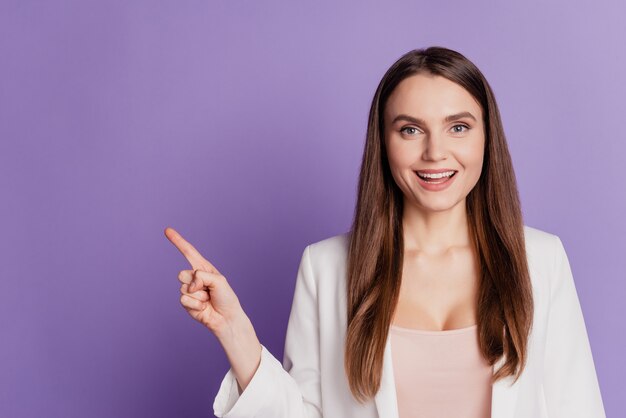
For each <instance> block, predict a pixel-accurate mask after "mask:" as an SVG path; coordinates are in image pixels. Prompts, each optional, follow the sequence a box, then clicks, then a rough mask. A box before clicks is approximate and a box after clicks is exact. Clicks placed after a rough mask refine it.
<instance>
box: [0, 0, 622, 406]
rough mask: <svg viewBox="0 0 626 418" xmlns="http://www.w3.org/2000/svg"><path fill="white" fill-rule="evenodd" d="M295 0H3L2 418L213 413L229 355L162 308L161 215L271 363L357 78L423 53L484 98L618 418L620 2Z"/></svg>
mask: <svg viewBox="0 0 626 418" xmlns="http://www.w3.org/2000/svg"><path fill="white" fill-rule="evenodd" d="M294 3H295V2H287V1H285V2H282V3H275V2H268V1H262V2H254V1H247V2H240V1H214V2H213V1H211V2H208V1H180V0H179V1H170V2H166V1H154V0H151V1H133V2H131V1H127V0H124V1H122V0H119V1H100V2H95V1H84V0H81V1H78V0H77V1H24V0H16V1H7V0H2V2H0V83H1V84H0V191H1V196H2V198H1V200H0V219H1V222H2V230H1V232H2V234H1V237H2V238H1V240H0V257H1V262H0V277H1V279H2V280H1V282H0V286H1V287H0V416H3V417H42V416H46V417H85V416H89V417H151V418H155V417H173V416H176V417H206V416H212V404H213V399H214V396H215V394H216V393H217V390H218V387H219V383H220V382H221V380H222V378H223V376H224V374H225V373H226V371H227V370H228V363H227V360H226V357H225V355H224V353H223V351H222V349H221V346H220V345H219V343H218V342H217V340H216V339H215V337H214V336H213V335H212V334H211V333H210V332H209V331H208V330H206V329H205V328H203V327H202V326H201V325H200V324H199V323H197V322H195V321H194V320H193V319H192V318H191V317H190V316H189V315H188V314H187V313H186V312H185V310H184V309H183V308H182V306H181V305H180V303H179V296H180V294H179V283H178V280H177V274H178V272H179V271H180V270H182V269H187V268H189V266H188V265H187V263H186V261H185V259H184V258H183V257H182V255H181V254H180V253H179V252H178V251H177V250H176V249H175V248H174V247H173V246H172V245H171V244H170V243H169V241H167V239H166V238H165V236H164V234H163V230H164V228H165V227H166V226H172V227H174V228H175V229H177V230H178V231H179V232H180V233H181V234H183V236H184V237H186V238H187V239H188V240H189V241H190V242H192V243H193V244H194V245H195V246H196V247H197V248H198V249H199V250H200V251H201V252H202V253H203V254H204V255H205V256H206V257H207V258H208V259H209V260H210V261H212V262H213V263H214V264H215V265H216V266H217V267H218V268H219V269H220V270H221V271H222V273H224V275H225V276H226V277H227V278H229V281H230V283H231V286H232V287H233V288H234V289H235V291H236V292H237V294H238V295H239V298H240V300H241V302H242V305H243V306H244V309H245V310H246V312H247V313H248V315H249V316H250V317H251V318H252V320H253V323H254V325H255V327H256V330H257V334H258V336H259V339H260V340H261V342H262V343H264V344H265V345H266V346H267V347H268V348H269V349H270V350H271V351H272V352H273V353H274V355H275V356H276V357H277V358H279V359H282V355H283V344H284V337H285V330H286V325H287V318H288V314H289V309H290V307H291V298H292V295H293V289H294V285H295V277H296V271H297V266H298V263H299V261H300V256H301V254H302V250H303V249H304V247H305V246H306V245H307V244H309V243H311V242H315V241H317V240H320V239H323V238H326V237H329V236H331V235H336V234H338V233H341V232H344V231H346V230H347V229H348V228H349V225H350V221H351V219H352V211H353V207H354V202H355V190H356V179H357V174H358V169H359V163H360V158H361V153H362V150H363V143H364V135H365V129H366V123H367V112H368V109H369V105H370V100H371V97H372V95H373V93H374V90H375V88H376V85H377V84H378V82H379V80H380V78H381V77H382V75H383V74H384V72H385V71H386V69H387V68H388V67H389V66H390V65H391V64H392V63H393V62H394V61H395V60H396V59H397V58H399V57H400V55H402V54H403V53H405V52H407V51H408V50H410V49H413V48H418V47H425V46H430V45H442V46H447V47H450V48H453V49H456V50H458V51H460V52H461V53H463V54H465V55H466V56H467V57H468V58H470V59H471V60H473V61H474V62H475V63H476V65H477V66H478V67H479V68H480V69H481V70H482V71H483V73H484V74H485V76H486V77H487V79H488V80H489V82H490V84H491V86H492V87H493V89H494V91H495V93H496V97H497V100H498V103H499V106H500V110H501V113H502V118H503V122H504V126H505V130H506V134H507V138H508V142H509V147H510V151H511V154H512V156H513V160H514V164H515V169H516V174H517V179H518V184H519V187H520V193H521V198H522V203H523V211H524V219H525V223H526V224H527V225H530V226H533V227H536V228H539V229H543V230H546V231H548V232H551V233H555V234H557V235H559V236H560V237H561V239H562V240H563V242H564V245H565V247H566V250H567V252H568V255H569V258H570V263H571V266H572V270H573V272H574V278H575V281H576V286H577V289H578V293H579V297H580V300H581V304H582V307H583V311H584V314H585V320H586V324H587V330H588V333H589V337H590V340H591V344H592V349H593V354H594V359H595V363H596V369H597V373H598V378H599V380H600V385H601V389H602V393H603V398H604V403H605V407H606V411H607V415H608V416H618V415H619V414H620V412H621V411H623V410H624V409H625V408H624V405H625V401H624V397H623V394H624V393H625V392H626V384H625V381H626V379H624V374H626V365H625V364H624V362H623V361H622V359H623V353H624V352H625V351H626V347H625V344H624V340H625V335H624V328H625V327H624V325H623V321H624V317H625V313H626V307H625V304H624V302H623V298H624V295H625V294H626V289H625V287H626V285H625V280H624V279H625V278H626V274H625V273H624V272H625V271H626V256H625V254H626V221H625V220H624V214H625V213H626V186H625V183H626V174H625V173H624V156H625V155H626V142H625V141H626V135H625V134H624V132H625V130H624V126H623V121H624V116H623V111H624V97H626V87H625V83H624V74H626V58H625V48H624V45H625V42H626V27H625V26H624V24H623V16H624V13H625V12H626V7H625V6H624V5H623V2H618V1H615V2H613V3H602V2H590V1H589V2H580V1H578V2H576V3H575V6H574V3H571V2H569V1H565V0H560V1H555V2H552V3H551V4H545V3H543V2H541V3H540V2H537V3H534V2H528V1H524V2H518V4H516V5H504V4H501V3H498V2H491V1H484V2H477V1H473V2H461V1H459V2H431V4H428V3H425V2H423V3H421V4H420V3H418V2H415V1H411V2H409V1H406V2H384V4H383V2H380V4H378V3H377V4H374V2H371V3H370V2H363V1H352V2H328V3H327V4H319V3H318V4H316V5H315V6H313V5H308V4H306V5H301V4H298V5H296V4H294Z"/></svg>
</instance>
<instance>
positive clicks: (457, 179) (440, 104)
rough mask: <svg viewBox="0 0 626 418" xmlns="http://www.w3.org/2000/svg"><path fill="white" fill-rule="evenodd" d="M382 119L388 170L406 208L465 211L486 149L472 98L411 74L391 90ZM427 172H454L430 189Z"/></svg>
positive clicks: (445, 82)
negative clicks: (459, 207)
mask: <svg viewBox="0 0 626 418" xmlns="http://www.w3.org/2000/svg"><path fill="white" fill-rule="evenodd" d="M453 115H456V116H453ZM449 116H453V117H452V118H448V117H449ZM447 118H448V119H447ZM384 121H385V123H384V125H385V132H384V137H385V146H386V149H387V156H388V159H389V166H390V168H391V173H392V175H393V178H394V180H395V182H396V184H397V185H398V187H399V188H400V189H401V190H402V192H403V194H404V203H405V205H407V204H412V205H415V206H416V207H418V208H419V209H421V210H425V211H443V210H448V209H451V208H453V207H455V206H456V205H463V207H464V205H465V199H466V197H467V195H468V194H469V192H470V191H471V190H472V189H473V188H474V186H475V185H476V183H477V182H478V178H479V177H480V173H481V169H482V164H483V155H484V147H485V133H484V132H485V131H484V126H483V115H482V109H481V106H480V104H478V102H477V101H476V100H475V99H474V98H473V97H472V95H471V94H469V93H468V92H467V91H466V90H465V89H464V88H463V87H461V86H460V85H458V84H456V83H454V82H452V81H450V80H448V79H447V78H445V77H441V76H437V75H431V74H417V75H413V76H410V77H408V78H405V79H404V80H402V81H401V82H400V83H399V84H398V86H397V87H396V88H395V90H394V91H393V92H392V94H391V96H390V97H389V99H388V101H387V105H386V108H385V111H384ZM428 169H434V170H441V169H444V170H445V171H448V170H453V171H455V174H454V175H453V176H452V177H451V178H450V179H449V180H447V181H446V182H445V183H443V184H439V185H437V184H430V185H429V184H426V183H423V182H422V180H420V178H419V177H418V174H417V172H418V171H419V172H420V173H421V170H428ZM431 181H433V182H434V181H440V180H439V179H432V180H431Z"/></svg>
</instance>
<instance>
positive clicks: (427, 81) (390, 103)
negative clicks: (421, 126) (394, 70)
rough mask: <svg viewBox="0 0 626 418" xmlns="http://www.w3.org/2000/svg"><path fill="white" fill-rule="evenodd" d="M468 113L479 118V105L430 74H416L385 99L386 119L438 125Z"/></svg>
mask: <svg viewBox="0 0 626 418" xmlns="http://www.w3.org/2000/svg"><path fill="white" fill-rule="evenodd" d="M462 111H470V112H471V113H473V114H474V115H475V116H476V117H477V118H479V119H480V118H481V117H482V110H481V107H480V104H478V102H477V101H476V99H474V97H473V96H472V95H471V94H470V93H469V92H468V91H467V90H465V89H464V88H463V87H461V86H460V85H458V84H457V83H455V82H453V81H450V80H448V79H447V78H445V77H442V76H439V75H432V74H416V75H412V76H410V77H407V78H405V79H404V80H402V81H401V82H400V83H399V84H398V85H397V86H396V88H395V89H394V91H393V92H392V93H391V95H390V96H389V98H388V99H387V105H386V107H385V118H386V119H388V120H389V119H391V118H393V117H395V116H396V115H398V114H400V113H405V114H408V115H411V116H416V117H419V118H423V119H425V120H432V121H437V122H439V121H440V120H441V119H443V118H444V117H445V116H447V115H451V114H454V113H458V112H462Z"/></svg>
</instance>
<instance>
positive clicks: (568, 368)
mask: <svg viewBox="0 0 626 418" xmlns="http://www.w3.org/2000/svg"><path fill="white" fill-rule="evenodd" d="M555 237H556V239H555V240H554V245H555V265H554V273H553V277H552V280H551V290H550V310H549V316H548V327H547V335H546V346H545V350H546V351H545V362H544V380H543V387H544V395H545V402H546V407H547V411H548V416H549V417H550V418H561V417H568V418H605V417H606V415H605V412H604V406H603V404H602V397H601V394H600V387H599V385H598V379H597V376H596V371H595V366H594V362H593V357H592V353H591V346H590V344H589V338H588V336H587V330H586V327H585V321H584V318H583V312H582V309H581V306H580V301H579V299H578V295H577V292H576V287H575V285H574V278H573V277H572V270H571V268H570V264H569V260H568V258H567V254H566V252H565V248H564V247H563V243H562V242H561V239H560V238H559V237H558V236H555Z"/></svg>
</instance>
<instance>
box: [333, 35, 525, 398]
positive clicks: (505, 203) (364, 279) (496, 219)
mask: <svg viewBox="0 0 626 418" xmlns="http://www.w3.org/2000/svg"><path fill="white" fill-rule="evenodd" d="M420 72H422V73H424V72H428V73H431V74H434V75H440V76H443V77H445V78H447V79H449V80H451V81H453V82H455V83H457V84H459V85H460V86H462V87H463V88H465V90H467V91H468V92H469V93H470V94H471V95H472V96H473V97H474V98H475V99H476V100H477V101H478V103H480V105H481V108H482V111H483V123H484V126H485V149H484V158H483V166H482V172H481V175H480V178H479V179H478V182H477V183H476V185H475V186H474V188H473V189H472V191H471V192H470V193H469V194H468V196H467V199H466V210H467V214H468V222H469V230H470V236H471V239H472V245H473V249H474V252H475V256H476V259H477V260H478V263H479V266H480V268H479V271H480V278H479V285H478V286H479V288H478V295H477V301H476V303H477V316H478V324H477V326H478V336H479V337H478V339H479V348H480V351H481V353H482V355H483V356H484V358H485V359H487V361H488V362H489V364H491V365H493V364H495V363H496V362H497V361H498V360H499V359H500V358H501V357H502V356H503V355H505V357H506V361H505V362H504V363H503V364H502V367H500V368H499V369H498V370H497V371H494V374H493V377H492V383H493V382H495V381H497V380H498V379H501V378H503V377H506V376H509V375H513V376H514V377H515V380H517V379H518V378H519V375H521V373H522V371H523V369H524V366H525V363H526V356H527V354H526V347H527V340H528V336H529V333H530V328H531V326H532V317H533V309H534V307H533V300H532V288H531V282H530V275H529V272H528V265H527V260H526V251H525V243H524V229H523V228H524V225H523V220H522V213H521V208H520V202H519V195H518V191H517V185H516V180H515V174H514V171H513V164H512V162H511V157H510V154H509V150H508V147H507V143H506V138H505V135H504V130H503V128H502V121H501V120H500V113H499V111H498V106H497V104H496V100H495V96H494V94H493V92H492V90H491V87H490V86H489V84H488V83H487V80H486V79H485V77H484V76H483V74H482V73H481V72H480V70H479V69H478V68H477V67H476V66H475V65H474V64H473V63H472V62H471V61H469V60H468V59H467V58H465V57H464V56H463V55H462V54H460V53H458V52H456V51H453V50H450V49H447V48H443V47H438V46H433V47H430V48H425V49H415V50H413V51H409V52H408V53H406V54H404V55H403V56H402V57H400V58H399V59H398V61H396V62H395V63H394V64H393V65H392V66H391V67H390V68H389V70H387V72H386V73H385V75H384V76H383V78H382V80H381V81H380V83H379V85H378V88H377V89H376V93H375V94H374V98H373V100H372V104H371V108H370V112H369V120H368V126H367V134H366V143H365V149H364V152H363V159H362V163H361V172H360V175H359V182H358V196H357V202H356V207H355V213H354V220H353V223H352V227H351V229H350V234H349V235H350V246H349V252H348V266H347V289H346V290H347V309H348V312H347V335H346V344H345V353H344V359H345V363H344V367H345V371H346V375H347V377H348V382H349V385H350V390H351V392H352V394H353V396H354V397H355V399H357V400H358V401H359V402H364V401H366V400H367V399H368V398H372V397H373V396H374V395H375V394H376V392H377V391H378V389H379V387H380V381H381V373H382V365H383V354H384V349H385V344H386V340H387V336H388V332H389V326H390V323H391V321H392V318H393V314H394V310H395V307H396V305H397V302H398V296H399V292H400V282H401V272H402V266H403V248H404V238H403V230H402V209H403V196H402V192H401V190H400V189H399V187H398V186H397V185H396V183H395V182H394V180H393V177H392V175H391V171H390V169H389V164H388V161H387V155H386V151H385V145H384V136H383V135H384V124H383V121H384V120H383V115H384V109H385V105H386V102H387V99H388V98H389V96H390V95H391V93H392V92H393V90H394V89H395V87H396V86H397V85H398V83H400V81H402V80H403V79H405V78H407V77H409V76H412V75H415V74H417V73H420Z"/></svg>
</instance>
